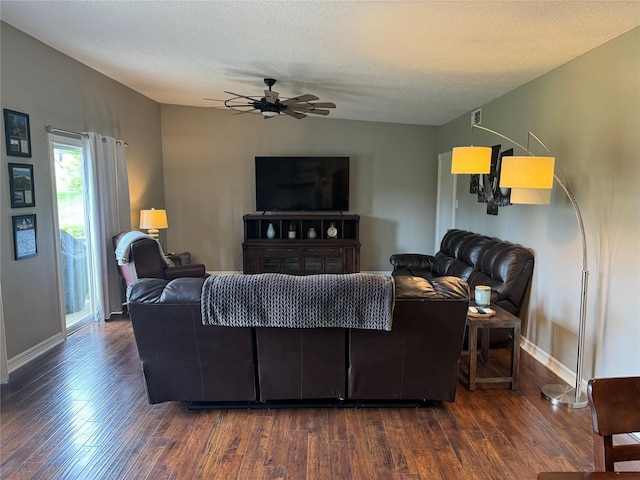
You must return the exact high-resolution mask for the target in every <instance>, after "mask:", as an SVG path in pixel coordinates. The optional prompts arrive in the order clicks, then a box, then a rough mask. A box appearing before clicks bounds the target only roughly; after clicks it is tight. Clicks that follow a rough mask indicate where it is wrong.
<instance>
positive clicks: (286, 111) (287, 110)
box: [282, 108, 306, 120]
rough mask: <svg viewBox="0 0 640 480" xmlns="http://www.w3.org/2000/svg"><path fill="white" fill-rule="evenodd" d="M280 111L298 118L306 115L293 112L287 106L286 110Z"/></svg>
mask: <svg viewBox="0 0 640 480" xmlns="http://www.w3.org/2000/svg"><path fill="white" fill-rule="evenodd" d="M282 113H284V114H285V115H289V116H290V117H293V118H297V119H298V120H300V119H301V118H304V117H306V115H305V114H304V113H299V112H294V111H292V110H289V109H288V108H287V109H286V110H282Z"/></svg>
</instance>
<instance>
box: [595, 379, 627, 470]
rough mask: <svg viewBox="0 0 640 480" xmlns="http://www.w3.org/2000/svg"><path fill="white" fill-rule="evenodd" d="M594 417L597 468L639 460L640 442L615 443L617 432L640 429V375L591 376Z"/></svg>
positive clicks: (608, 467)
mask: <svg viewBox="0 0 640 480" xmlns="http://www.w3.org/2000/svg"><path fill="white" fill-rule="evenodd" d="M587 395H588V397H589V405H590V406H591V416H592V420H593V445H594V447H593V451H594V458H595V470H596V471H605V472H613V471H614V469H613V465H614V463H615V462H624V461H630V460H640V443H635V444H624V445H614V444H613V436H614V435H617V434H624V433H632V432H640V377H620V378H592V379H591V380H589V385H588V387H587Z"/></svg>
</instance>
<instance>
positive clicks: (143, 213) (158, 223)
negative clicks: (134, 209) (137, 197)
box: [140, 208, 169, 240]
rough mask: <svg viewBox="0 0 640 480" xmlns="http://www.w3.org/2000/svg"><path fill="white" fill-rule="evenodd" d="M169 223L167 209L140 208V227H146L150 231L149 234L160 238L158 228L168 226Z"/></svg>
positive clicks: (156, 238)
mask: <svg viewBox="0 0 640 480" xmlns="http://www.w3.org/2000/svg"><path fill="white" fill-rule="evenodd" d="M168 227H169V224H168V223H167V211H166V210H156V209H155V208H152V209H151V210H140V229H146V230H148V232H149V236H150V237H152V238H154V239H155V240H158V238H159V237H160V235H159V231H158V229H160V228H168Z"/></svg>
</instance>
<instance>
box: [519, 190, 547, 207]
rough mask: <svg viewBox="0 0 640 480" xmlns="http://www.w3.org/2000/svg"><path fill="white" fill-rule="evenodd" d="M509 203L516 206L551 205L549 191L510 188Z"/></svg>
mask: <svg viewBox="0 0 640 480" xmlns="http://www.w3.org/2000/svg"><path fill="white" fill-rule="evenodd" d="M509 202H510V203H512V204H516V205H549V204H550V203H551V189H550V188H549V189H547V188H512V189H511V197H510V200H509Z"/></svg>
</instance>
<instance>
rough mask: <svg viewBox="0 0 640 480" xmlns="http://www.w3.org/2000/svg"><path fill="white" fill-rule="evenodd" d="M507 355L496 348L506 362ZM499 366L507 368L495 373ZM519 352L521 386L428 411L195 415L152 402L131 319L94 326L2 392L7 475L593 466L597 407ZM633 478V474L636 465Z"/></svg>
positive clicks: (211, 475)
mask: <svg viewBox="0 0 640 480" xmlns="http://www.w3.org/2000/svg"><path fill="white" fill-rule="evenodd" d="M507 361H508V356H507V349H500V350H498V351H492V356H491V362H492V365H493V366H494V367H495V366H499V365H500V362H503V363H504V364H505V365H506V363H507ZM500 366H501V365H500ZM558 381H559V380H558V379H557V378H555V377H554V376H553V375H551V374H550V373H549V372H548V371H547V370H546V369H545V368H543V367H542V366H541V365H540V364H538V363H537V362H536V361H534V360H533V359H532V358H531V357H530V356H528V355H527V354H525V353H523V355H522V363H521V382H520V390H519V391H516V392H512V391H510V390H508V389H506V388H505V386H506V385H502V384H483V385H480V386H479V389H478V390H476V391H474V392H469V391H467V390H466V389H465V388H464V387H463V386H462V385H458V390H457V398H456V401H455V402H454V403H442V404H435V405H433V406H430V407H427V408H419V409H416V408H385V409H380V408H360V409H334V408H324V409H322V408H319V409H316V408H308V409H272V410H217V411H186V410H185V408H184V406H183V405H182V404H180V403H174V402H171V403H165V404H160V405H149V404H148V403H147V401H146V397H145V393H144V386H143V383H142V377H141V372H140V365H139V362H138V358H137V351H136V347H135V343H134V341H133V334H132V330H131V325H130V323H129V321H128V320H127V319H120V320H113V321H111V322H108V323H105V324H91V325H89V326H87V327H85V328H83V329H81V330H79V331H78V332H76V333H74V334H73V335H72V336H71V337H69V339H68V340H67V342H65V344H64V345H62V346H60V347H57V348H56V349H55V350H54V351H52V352H50V353H48V354H46V355H45V356H44V357H42V358H40V359H38V360H36V361H35V362H32V363H31V364H30V365H28V366H27V367H24V368H23V369H21V370H20V371H18V372H14V373H13V374H12V375H11V381H10V382H9V384H7V385H3V386H2V388H1V393H2V395H1V423H0V453H1V463H0V477H1V478H3V479H30V478H32V479H46V480H51V479H71V478H81V479H94V478H100V479H102V478H104V479H144V478H148V479H153V480H156V479H164V478H167V479H169V478H171V479H183V478H184V479H197V478H203V479H205V478H206V479H224V480H232V479H247V480H258V479H293V480H304V479H314V480H315V479H317V480H330V479H336V480H348V479H362V480H382V479H394V480H419V479H422V480H427V479H428V480H434V479H445V480H456V479H465V480H466V479H535V477H536V472H538V471H555V470H567V471H571V470H591V469H592V468H593V463H592V439H591V423H590V411H589V409H588V408H586V409H580V410H570V409H564V408H560V407H554V406H552V405H551V404H550V403H548V402H546V401H544V400H542V399H541V398H540V393H539V392H540V386H541V385H543V384H545V383H550V382H551V383H557V382H558ZM627 469H636V470H640V468H638V465H636V464H631V467H630V468H627Z"/></svg>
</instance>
